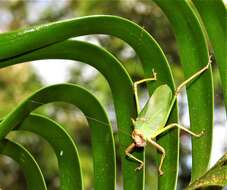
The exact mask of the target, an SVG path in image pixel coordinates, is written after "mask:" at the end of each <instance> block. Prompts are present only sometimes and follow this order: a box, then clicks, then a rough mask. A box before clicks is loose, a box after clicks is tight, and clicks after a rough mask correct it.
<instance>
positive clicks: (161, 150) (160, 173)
mask: <svg viewBox="0 0 227 190" xmlns="http://www.w3.org/2000/svg"><path fill="white" fill-rule="evenodd" d="M148 142H149V143H151V144H152V145H153V146H154V147H156V148H157V149H158V150H159V151H160V152H161V153H162V156H161V160H160V164H159V167H158V172H159V175H163V174H164V172H163V171H162V164H163V161H164V159H165V156H166V152H165V149H164V148H163V147H162V146H160V145H159V144H158V143H156V142H155V141H153V140H151V139H148Z"/></svg>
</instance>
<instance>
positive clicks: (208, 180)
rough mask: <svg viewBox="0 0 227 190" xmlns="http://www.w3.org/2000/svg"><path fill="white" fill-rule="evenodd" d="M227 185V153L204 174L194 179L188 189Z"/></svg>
mask: <svg viewBox="0 0 227 190" xmlns="http://www.w3.org/2000/svg"><path fill="white" fill-rule="evenodd" d="M226 185H227V153H225V154H224V156H223V157H222V158H220V160H218V162H217V163H216V164H215V165H214V166H213V167H212V168H211V169H209V170H208V171H207V172H206V173H205V174H204V175H203V176H201V177H200V178H198V179H196V180H195V181H193V182H192V183H191V184H190V185H189V186H188V187H187V190H193V189H197V188H201V187H208V186H222V187H224V186H226Z"/></svg>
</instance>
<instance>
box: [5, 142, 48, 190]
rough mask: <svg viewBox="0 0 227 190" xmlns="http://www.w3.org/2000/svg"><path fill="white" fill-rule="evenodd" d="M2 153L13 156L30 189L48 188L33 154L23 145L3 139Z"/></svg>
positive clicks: (44, 189) (43, 189) (45, 189)
mask: <svg viewBox="0 0 227 190" xmlns="http://www.w3.org/2000/svg"><path fill="white" fill-rule="evenodd" d="M0 154H3V155H6V156H9V157H11V158H12V159H13V160H15V161H16V162H17V163H18V164H19V165H20V168H21V169H22V171H23V173H24V175H25V178H26V182H27V188H28V189H29V190H37V189H40V190H47V188H46V184H45V181H44V178H43V175H42V173H41V170H40V168H39V166H38V164H37V163H36V161H35V159H34V158H33V157H32V155H31V154H30V153H29V152H28V151H27V150H26V149H25V148H24V147H23V146H21V145H19V144H17V143H14V142H11V141H10V140H7V139H3V140H1V141H0Z"/></svg>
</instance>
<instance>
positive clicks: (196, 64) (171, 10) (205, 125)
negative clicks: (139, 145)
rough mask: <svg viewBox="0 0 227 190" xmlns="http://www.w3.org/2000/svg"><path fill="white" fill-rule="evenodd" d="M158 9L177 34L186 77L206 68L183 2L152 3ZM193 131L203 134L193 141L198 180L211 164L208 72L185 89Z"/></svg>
mask: <svg viewBox="0 0 227 190" xmlns="http://www.w3.org/2000/svg"><path fill="white" fill-rule="evenodd" d="M155 2H156V3H157V4H158V5H159V6H160V7H161V9H162V10H163V11H164V13H165V14H166V16H167V17H168V19H169V20H170V22H171V24H172V27H173V29H174V31H175V34H176V40H177V45H178V47H179V53H180V58H181V63H182V65H183V70H184V73H185V77H186V78H188V77H189V76H191V75H192V74H193V73H195V72H196V71H198V70H199V69H201V68H202V67H204V66H205V65H207V63H208V50H207V45H206V43H205V39H204V35H203V33H202V30H201V27H200V25H199V22H198V20H197V18H196V16H195V15H194V13H193V11H192V9H191V8H190V6H189V4H188V2H187V1H186V0H182V1H178V0H172V2H171V3H170V1H169V0H155ZM187 97H188V103H189V113H190V128H191V130H192V131H195V132H200V131H202V130H205V135H203V136H202V137H200V138H199V139H195V138H192V180H194V179H196V178H197V177H199V176H201V175H202V174H203V173H204V172H205V171H206V170H207V166H208V163H209V160H210V152H211V140H212V128H213V85H212V76H211V70H209V71H207V72H206V73H204V74H203V75H202V76H200V77H199V79H197V80H195V81H193V83H192V84H191V85H190V86H188V88H187Z"/></svg>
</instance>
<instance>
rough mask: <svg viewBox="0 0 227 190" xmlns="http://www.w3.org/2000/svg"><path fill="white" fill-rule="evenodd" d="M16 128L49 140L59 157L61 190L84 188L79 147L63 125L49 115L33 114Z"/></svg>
mask: <svg viewBox="0 0 227 190" xmlns="http://www.w3.org/2000/svg"><path fill="white" fill-rule="evenodd" d="M16 130H26V131H30V132H33V133H35V134H38V135H40V136H41V137H43V138H44V139H45V140H47V141H48V143H49V144H50V145H51V147H52V148H53V149H54V152H55V154H56V156H57V159H58V167H59V177H60V189H61V190H82V189H83V182H82V175H81V168H80V163H79V156H78V153H77V149H76V146H75V144H74V142H73V140H72V138H71V137H70V136H69V135H68V134H67V133H66V131H65V130H64V128H63V127H61V126H60V125H59V124H57V123H56V122H54V121H52V120H50V119H48V118H47V117H43V116H40V115H35V114H33V115H29V116H28V117H27V118H26V119H25V120H24V121H23V122H22V123H21V124H20V125H19V127H17V128H16Z"/></svg>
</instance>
